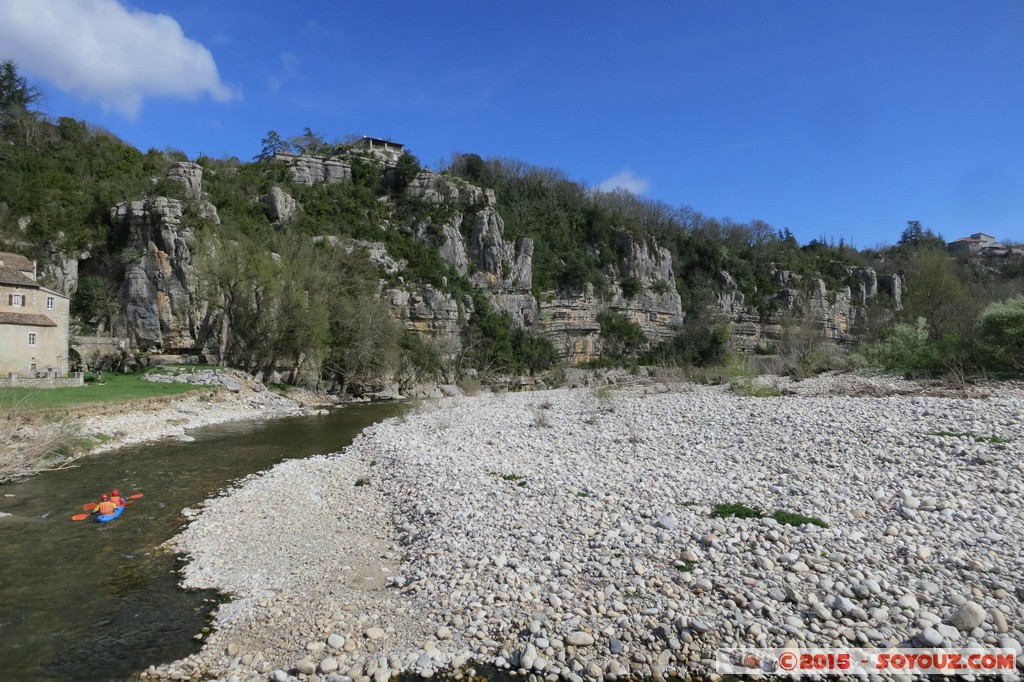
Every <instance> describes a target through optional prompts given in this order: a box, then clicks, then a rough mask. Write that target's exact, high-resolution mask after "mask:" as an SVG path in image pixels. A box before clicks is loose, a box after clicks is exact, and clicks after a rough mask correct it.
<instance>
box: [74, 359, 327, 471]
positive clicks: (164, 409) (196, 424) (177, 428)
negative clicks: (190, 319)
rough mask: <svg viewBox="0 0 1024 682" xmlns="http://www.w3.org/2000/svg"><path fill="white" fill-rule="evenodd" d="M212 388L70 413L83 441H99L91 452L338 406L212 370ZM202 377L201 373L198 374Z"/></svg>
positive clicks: (324, 399) (307, 394) (308, 394)
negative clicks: (229, 424) (213, 376)
mask: <svg viewBox="0 0 1024 682" xmlns="http://www.w3.org/2000/svg"><path fill="white" fill-rule="evenodd" d="M205 374H210V375H215V377H216V379H215V380H214V381H212V382H211V381H209V380H208V379H196V380H194V381H196V382H199V381H204V382H206V383H204V384H199V385H204V386H206V385H208V386H209V390H202V391H197V392H193V393H186V394H183V395H181V396H173V397H168V398H160V399H157V400H152V401H143V402H133V403H125V404H119V405H105V406H100V407H95V408H88V409H83V410H80V411H78V412H77V413H74V412H73V413H71V414H69V417H70V418H71V419H73V420H74V422H75V424H76V426H77V429H78V433H79V435H80V436H81V437H83V438H86V439H91V440H92V442H93V443H94V444H93V445H92V446H91V447H89V449H88V453H87V454H94V453H98V452H105V451H108V450H115V449H117V448H121V447H124V446H126V445H132V444H135V443H142V442H146V441H153V440H160V439H162V438H179V439H183V440H185V439H188V438H189V436H188V435H187V433H186V430H187V429H197V428H201V427H203V426H210V425H213V424H223V423H227V422H232V421H243V420H250V419H272V418H276V417H285V416H290V415H297V414H311V413H315V412H316V411H318V410H320V409H323V408H325V407H327V406H330V405H332V404H333V403H332V402H331V401H330V400H329V399H328V398H327V397H326V396H323V395H317V394H315V393H312V392H310V391H305V390H302V389H297V388H293V389H290V390H289V392H288V394H286V395H284V394H281V393H278V392H275V391H271V390H270V389H268V388H267V387H266V386H265V385H263V383H262V382H260V381H257V380H255V379H253V378H252V377H251V376H249V375H248V374H246V373H244V372H240V371H237V370H230V369H218V370H206V371H205ZM197 376H198V374H197Z"/></svg>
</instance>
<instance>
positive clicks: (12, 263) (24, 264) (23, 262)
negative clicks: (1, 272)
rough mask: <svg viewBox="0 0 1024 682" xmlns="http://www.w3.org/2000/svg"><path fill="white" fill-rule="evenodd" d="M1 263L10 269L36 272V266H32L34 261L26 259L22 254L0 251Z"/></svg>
mask: <svg viewBox="0 0 1024 682" xmlns="http://www.w3.org/2000/svg"><path fill="white" fill-rule="evenodd" d="M0 261H3V264H4V265H6V266H7V267H9V268H14V269H15V270H24V271H26V272H35V266H33V265H32V261H30V260H29V259H28V258H25V257H24V256H22V255H21V254H20V253H6V252H4V251H0Z"/></svg>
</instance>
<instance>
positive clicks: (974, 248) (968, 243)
mask: <svg viewBox="0 0 1024 682" xmlns="http://www.w3.org/2000/svg"><path fill="white" fill-rule="evenodd" d="M998 246H999V242H997V241H996V238H995V237H993V236H992V235H990V234H985V233H984V232H975V233H974V234H972V235H971V236H970V237H961V238H960V239H957V240H956V241H954V242H949V243H948V244H946V248H947V249H949V253H950V255H952V256H960V257H964V258H966V257H968V256H977V255H978V254H980V253H981V252H982V250H984V249H988V248H993V247H998Z"/></svg>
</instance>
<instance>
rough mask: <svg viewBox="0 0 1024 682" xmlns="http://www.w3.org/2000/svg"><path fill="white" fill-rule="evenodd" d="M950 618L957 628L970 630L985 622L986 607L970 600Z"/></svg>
mask: <svg viewBox="0 0 1024 682" xmlns="http://www.w3.org/2000/svg"><path fill="white" fill-rule="evenodd" d="M949 620H950V622H951V623H953V625H954V626H955V627H956V629H958V630H963V631H964V632H969V631H971V630H973V629H974V628H976V627H978V626H979V625H981V624H982V623H984V622H985V609H983V608H982V607H981V606H980V605H978V604H976V603H975V602H972V601H969V602H966V603H964V604H963V605H962V606H961V607H960V608H958V609H957V610H956V611H954V612H953V615H952V616H951V617H950V619H949Z"/></svg>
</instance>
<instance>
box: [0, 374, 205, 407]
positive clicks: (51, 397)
mask: <svg viewBox="0 0 1024 682" xmlns="http://www.w3.org/2000/svg"><path fill="white" fill-rule="evenodd" d="M210 388H211V387H209V386H193V385H191V384H161V383H155V382H152V381H143V380H142V375H141V374H115V373H113V372H104V373H103V381H102V382H93V383H88V384H86V385H85V386H77V387H74V388H18V387H15V388H0V412H3V411H7V410H10V409H14V408H15V407H18V408H20V409H22V410H32V411H36V410H60V409H66V408H71V407H79V406H81V405H89V404H97V403H100V404H101V403H120V402H127V401H130V400H144V399H146V398H158V397H161V396H168V395H176V394H178V393H187V392H189V391H209V390H210Z"/></svg>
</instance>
